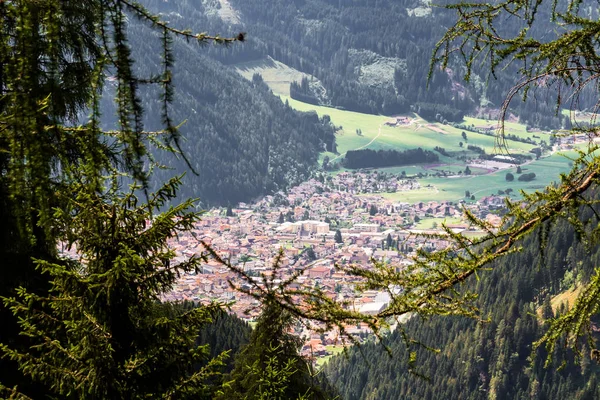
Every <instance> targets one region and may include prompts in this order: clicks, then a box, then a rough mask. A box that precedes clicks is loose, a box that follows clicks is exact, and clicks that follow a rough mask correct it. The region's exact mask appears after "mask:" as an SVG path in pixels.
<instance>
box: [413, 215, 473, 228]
mask: <svg viewBox="0 0 600 400" xmlns="http://www.w3.org/2000/svg"><path fill="white" fill-rule="evenodd" d="M461 222H462V220H461V219H460V218H423V219H422V220H420V221H419V222H418V223H417V224H415V226H414V227H413V228H414V229H433V228H435V227H441V226H442V224H443V223H445V224H447V225H452V224H459V223H461Z"/></svg>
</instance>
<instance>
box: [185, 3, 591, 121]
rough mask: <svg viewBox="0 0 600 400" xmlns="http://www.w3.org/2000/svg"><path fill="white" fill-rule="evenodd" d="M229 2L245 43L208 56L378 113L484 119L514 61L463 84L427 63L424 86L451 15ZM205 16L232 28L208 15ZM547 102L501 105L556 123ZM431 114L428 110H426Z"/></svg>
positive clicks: (419, 7) (304, 94)
mask: <svg viewBox="0 0 600 400" xmlns="http://www.w3.org/2000/svg"><path fill="white" fill-rule="evenodd" d="M182 3H184V4H185V5H184V4H181V5H178V11H177V12H179V13H180V14H182V15H185V14H184V12H186V11H187V10H188V8H189V7H190V6H191V4H192V3H190V2H188V3H186V2H182ZM229 3H230V4H231V6H232V7H233V8H234V9H235V10H236V11H237V12H238V14H239V21H240V22H239V24H233V25H232V26H233V27H236V28H238V27H239V28H240V29H243V30H246V31H248V33H249V41H248V43H247V45H246V46H244V47H243V48H236V49H235V50H234V51H227V50H224V49H213V50H211V51H210V52H209V53H210V54H211V55H212V56H213V57H215V58H217V59H218V60H220V61H222V62H224V63H226V64H232V65H235V64H236V63H240V62H245V61H251V60H260V59H263V58H265V57H266V56H270V57H272V58H274V59H276V60H278V61H281V62H283V63H284V64H287V65H289V66H291V67H293V68H296V69H298V70H300V71H302V72H305V73H307V74H310V75H312V76H313V77H314V78H315V79H316V80H317V81H316V82H298V83H297V84H295V85H292V87H291V95H292V97H294V98H296V99H298V100H301V101H306V102H309V103H320V104H325V105H331V106H335V107H339V108H343V109H348V110H353V111H360V112H366V113H374V114H378V113H381V114H387V115H390V114H395V113H403V112H408V111H419V110H420V111H422V112H426V111H429V110H434V109H437V108H439V109H440V110H442V112H444V111H445V112H446V113H447V115H446V116H445V117H444V118H446V119H447V120H449V121H451V120H452V121H459V120H460V119H461V118H462V115H464V114H481V115H482V116H486V117H487V116H488V115H489V113H488V110H490V109H497V108H499V107H500V106H501V104H502V102H503V101H504V99H505V96H506V95H507V93H508V92H509V89H510V88H511V87H512V86H513V85H514V77H515V76H516V75H517V74H518V68H519V66H518V65H517V64H514V65H509V66H508V67H506V68H504V69H500V68H499V69H498V71H497V72H496V73H495V74H490V69H489V64H488V63H487V62H486V61H485V60H482V63H481V65H478V66H477V67H476V68H477V69H476V70H475V71H474V74H473V76H472V77H471V79H470V82H468V83H465V82H464V81H463V76H464V74H465V68H464V66H462V65H460V64H451V65H449V66H448V68H446V69H445V70H443V71H442V70H441V69H440V68H435V69H434V70H433V74H432V76H431V79H430V81H429V82H427V79H428V65H429V62H430V58H431V55H432V51H433V48H434V46H435V44H436V42H437V41H438V40H439V39H440V38H441V36H442V34H443V33H444V31H445V30H446V29H447V28H448V27H450V26H451V25H452V24H453V22H454V18H455V14H454V13H453V12H452V11H450V10H446V9H444V8H441V7H432V6H430V4H429V2H426V1H422V0H399V1H398V0H381V1H377V2H374V3H373V2H370V1H366V0H351V1H338V0H295V1H284V0H266V1H263V0H231V1H230V2H229ZM437 3H438V4H444V3H449V1H442V2H437ZM211 4H212V5H213V7H215V8H219V7H220V6H219V5H218V1H213V2H206V5H207V6H206V7H210V5H211ZM590 12H592V11H590ZM539 13H540V14H542V16H541V17H540V18H539V20H540V21H546V22H542V23H541V25H542V26H541V27H536V30H534V31H533V32H534V34H537V33H536V32H547V31H548V29H547V28H548V23H549V21H550V17H549V8H542V9H541V10H540V11H539ZM544 16H547V17H548V18H544ZM209 22H210V23H211V24H214V25H213V26H217V27H219V26H222V27H223V28H222V29H232V27H231V26H229V25H227V24H222V23H221V25H220V24H219V21H217V20H215V19H210V21H209ZM520 28H522V21H519V20H518V19H516V18H513V19H507V20H506V21H505V23H504V25H503V29H506V30H507V31H513V32H516V31H518V30H519V29H520ZM309 83H310V84H309ZM550 97H551V96H550ZM594 103H595V101H594V97H593V93H589V92H588V93H586V94H584V95H583V96H582V97H581V98H580V103H579V104H578V106H580V107H590V106H591V105H593V104H594ZM555 105H556V104H555V103H554V102H553V101H552V99H551V98H548V96H545V95H544V92H543V90H540V93H532V96H530V101H529V102H526V103H524V102H521V101H519V100H518V99H516V100H515V101H514V102H513V104H512V105H511V111H512V112H513V113H515V114H516V115H519V117H520V119H521V122H523V123H525V124H527V125H530V126H536V127H543V128H559V127H561V126H563V125H565V124H567V121H566V118H565V117H564V116H562V115H556V109H555ZM434 117H435V112H434V113H433V115H428V116H427V118H431V119H433V118H434Z"/></svg>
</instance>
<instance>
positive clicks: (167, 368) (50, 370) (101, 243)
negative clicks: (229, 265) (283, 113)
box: [0, 0, 244, 398]
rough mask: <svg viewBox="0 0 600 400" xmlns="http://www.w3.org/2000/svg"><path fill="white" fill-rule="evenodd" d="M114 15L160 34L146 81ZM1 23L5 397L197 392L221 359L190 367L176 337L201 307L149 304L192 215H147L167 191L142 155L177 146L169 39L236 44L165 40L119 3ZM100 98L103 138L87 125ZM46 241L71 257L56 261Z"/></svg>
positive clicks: (197, 350) (188, 340) (1, 11)
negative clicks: (151, 102)
mask: <svg viewBox="0 0 600 400" xmlns="http://www.w3.org/2000/svg"><path fill="white" fill-rule="evenodd" d="M129 18H138V19H139V20H140V21H142V22H144V23H145V24H147V25H148V26H149V27H151V29H152V30H153V32H154V34H156V35H157V36H158V37H159V38H160V47H159V52H160V54H161V57H162V62H161V64H160V67H159V68H158V69H157V70H156V71H153V72H152V73H151V74H148V75H139V74H138V73H137V72H136V70H135V59H134V57H133V56H132V55H131V50H130V47H129V45H128V35H129V32H128V31H127V26H128V20H129ZM0 21H1V24H0V171H1V172H0V202H1V204H2V207H0V220H1V221H2V223H1V224H0V232H1V233H0V235H1V238H2V241H1V243H0V257H1V258H2V260H3V264H2V267H1V269H0V271H1V275H0V296H1V297H2V299H3V305H4V306H3V307H2V308H1V312H0V325H1V326H2V330H1V331H0V343H2V344H1V345H0V356H1V357H2V360H1V361H0V369H1V370H2V371H3V374H2V376H1V377H0V379H2V382H1V383H0V386H1V387H2V388H3V389H4V390H5V391H6V392H8V393H12V395H15V396H18V397H26V396H32V397H39V396H43V395H54V396H66V397H69V396H71V397H73V398H138V397H147V395H149V394H151V395H153V396H154V395H157V396H163V397H173V396H180V397H186V396H188V395H202V394H206V389H207V388H206V385H204V384H203V382H204V380H205V378H207V377H209V376H210V374H211V372H210V371H212V369H213V366H214V365H216V364H219V363H220V359H219V358H217V359H215V360H214V361H213V362H209V363H208V364H206V367H205V368H203V369H202V370H199V371H197V370H196V369H195V367H196V364H197V363H198V362H199V361H200V360H202V359H205V356H206V354H207V349H206V347H198V346H197V345H196V344H195V335H196V334H197V330H196V331H194V329H192V330H190V327H194V326H196V327H197V328H199V327H200V326H201V325H202V324H203V323H205V322H206V321H208V319H209V316H210V313H209V311H210V309H207V308H204V309H197V310H195V311H190V312H183V313H178V312H175V313H173V312H166V310H164V309H163V307H162V306H161V305H160V303H159V298H160V296H161V294H163V293H164V292H166V291H168V290H170V289H171V287H172V285H173V283H174V281H175V279H176V277H177V276H178V274H180V273H184V272H186V271H194V270H196V269H197V264H198V261H199V260H198V259H197V258H191V259H190V260H188V261H186V262H183V263H181V264H177V265H172V266H171V265H170V261H169V260H170V258H171V257H172V256H173V252H172V251H171V250H169V249H168V248H167V246H166V241H167V239H168V238H170V237H172V236H173V235H175V234H177V232H179V231H181V230H185V229H189V228H190V227H191V224H192V222H193V221H195V220H196V218H197V214H196V213H195V212H188V209H189V208H190V207H191V206H192V203H191V202H189V201H187V202H184V203H183V204H182V205H181V206H178V207H175V208H172V209H170V210H168V211H166V212H165V213H163V214H160V215H155V213H157V212H158V211H159V209H163V208H164V207H166V202H167V201H169V200H172V199H173V198H174V196H175V191H176V188H177V186H178V179H175V180H171V181H169V183H167V184H166V185H164V186H162V187H161V188H160V189H159V190H158V191H156V193H155V194H150V193H149V191H148V184H149V178H150V176H151V174H152V171H153V169H154V166H155V165H154V163H153V158H152V156H151V152H152V150H153V149H163V150H165V149H166V150H168V151H172V152H177V151H178V149H179V148H180V135H179V133H178V130H177V124H178V122H175V121H174V119H173V118H172V117H171V102H172V99H173V87H172V65H173V61H174V60H173V53H172V47H171V46H172V41H173V37H174V36H178V37H183V38H185V39H187V40H189V41H194V42H197V43H205V42H208V41H212V42H216V43H231V42H234V41H238V40H243V39H244V36H243V35H239V36H237V37H233V38H223V37H219V36H210V35H207V34H205V33H198V34H194V33H192V32H191V31H187V30H179V29H176V28H173V27H171V26H170V25H169V24H168V23H166V22H164V21H163V20H161V19H160V18H158V17H157V16H155V15H153V14H151V13H150V12H148V11H147V10H146V9H145V8H144V7H142V6H141V5H140V4H138V3H137V2H133V1H128V0H116V1H109V0H98V1H90V2H79V1H43V2H39V1H29V0H23V1H8V2H6V1H3V2H1V3H0ZM108 78H110V79H108ZM107 86H111V87H112V88H113V89H114V90H113V93H114V97H113V98H112V100H113V101H114V103H115V112H116V115H117V117H116V123H115V130H112V131H106V130H103V129H102V127H101V126H102V124H101V103H102V101H103V99H105V90H104V89H105V88H106V87H107ZM142 87H153V88H154V89H155V91H156V93H157V95H158V96H159V98H160V103H161V106H160V108H159V109H158V115H160V119H161V121H162V127H161V129H160V130H158V131H156V132H148V131H146V130H144V124H143V115H144V108H143V106H142V101H141V95H140V92H141V88H142ZM86 113H87V114H88V117H87V119H86V118H84V117H83V115H84V114H86ZM183 157H184V159H185V156H183ZM128 182H133V183H132V186H131V190H130V191H128V190H123V189H122V188H123V187H125V186H126V183H128ZM139 196H142V197H145V198H146V201H145V202H143V201H140V200H138V197H139ZM59 243H62V244H64V245H67V246H68V247H71V246H72V247H73V248H74V249H76V250H77V252H79V254H80V258H79V259H77V260H73V259H71V258H69V257H66V256H64V255H61V254H59V252H58V245H59ZM11 314H14V316H12V315H11ZM15 317H16V318H15ZM194 332H195V333H194ZM157 373H158V375H156V374H157ZM6 392H4V393H3V394H6Z"/></svg>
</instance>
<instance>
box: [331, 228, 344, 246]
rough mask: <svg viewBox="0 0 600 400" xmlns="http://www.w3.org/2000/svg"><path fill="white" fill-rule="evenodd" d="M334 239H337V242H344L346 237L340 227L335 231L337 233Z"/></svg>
mask: <svg viewBox="0 0 600 400" xmlns="http://www.w3.org/2000/svg"><path fill="white" fill-rule="evenodd" d="M333 240H335V242H336V243H344V239H343V238H342V232H340V230H339V229H337V230H336V231H335V234H334V236H333Z"/></svg>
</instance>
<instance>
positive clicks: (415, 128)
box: [280, 96, 534, 173]
mask: <svg viewBox="0 0 600 400" xmlns="http://www.w3.org/2000/svg"><path fill="white" fill-rule="evenodd" d="M280 97H281V99H282V101H288V102H289V104H290V106H292V107H293V108H295V109H297V110H300V111H316V112H317V114H319V116H323V115H329V116H330V117H331V121H332V122H333V123H334V124H335V125H336V126H341V127H342V129H341V130H340V131H338V133H337V135H336V142H337V150H338V152H339V153H340V154H344V153H345V152H347V151H348V150H355V149H359V148H364V147H368V148H370V149H373V150H377V149H386V150H389V149H395V150H405V149H414V148H417V147H422V148H423V149H429V150H432V149H433V148H434V147H436V146H439V147H443V148H444V149H446V150H447V151H448V152H450V153H451V154H452V153H453V154H454V155H465V156H467V157H476V154H475V153H474V152H471V151H469V150H467V146H469V145H474V146H478V147H481V148H483V149H484V150H485V151H486V153H489V154H504V153H506V152H507V151H508V152H515V153H528V152H529V150H531V149H532V148H533V147H534V146H533V145H531V144H528V143H522V142H516V141H511V140H509V141H507V142H506V147H499V146H498V144H497V141H496V138H495V137H493V136H486V135H482V134H477V133H473V132H467V140H466V141H465V140H464V139H463V137H462V130H461V129H457V128H454V127H452V126H450V125H443V124H440V123H436V124H432V123H429V122H427V121H425V120H423V119H421V118H419V117H418V116H417V115H416V114H411V115H409V117H410V118H411V119H412V121H411V124H410V125H406V126H401V127H392V126H386V125H384V123H385V122H386V121H389V120H390V117H386V116H382V115H371V114H363V113H357V112H353V111H346V110H339V109H336V108H331V107H323V106H316V105H313V104H307V103H303V102H300V101H297V100H294V99H292V98H290V97H289V96H280ZM472 121H475V120H474V119H472ZM482 121H483V120H482ZM514 125H515V129H516V128H517V124H514ZM520 129H521V130H522V131H523V132H524V129H525V128H524V127H520ZM357 130H360V131H362V135H360V136H359V135H357V133H356V131H357ZM510 133H513V132H512V131H510ZM515 134H517V131H515ZM461 142H463V146H462V147H461V146H460V143H461ZM325 155H327V156H328V157H329V158H330V159H335V158H336V157H337V155H335V154H332V153H323V154H322V155H321V157H325ZM440 159H441V161H442V162H450V163H452V162H453V161H452V160H453V159H451V158H448V157H440ZM454 162H456V160H454ZM407 173H408V172H407Z"/></svg>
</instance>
